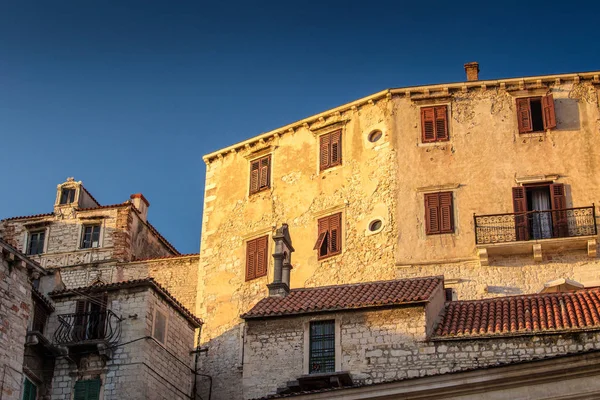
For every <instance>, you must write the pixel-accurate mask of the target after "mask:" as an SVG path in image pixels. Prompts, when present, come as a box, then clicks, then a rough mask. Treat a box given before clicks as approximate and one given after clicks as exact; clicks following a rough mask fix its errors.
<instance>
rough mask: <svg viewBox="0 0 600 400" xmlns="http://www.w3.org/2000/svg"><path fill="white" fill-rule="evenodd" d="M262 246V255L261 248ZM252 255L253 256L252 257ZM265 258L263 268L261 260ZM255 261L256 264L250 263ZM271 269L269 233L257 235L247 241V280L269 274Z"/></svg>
mask: <svg viewBox="0 0 600 400" xmlns="http://www.w3.org/2000/svg"><path fill="white" fill-rule="evenodd" d="M259 246H263V248H262V252H263V254H262V256H261V254H260V253H261V249H260V248H259ZM251 256H252V257H251ZM261 257H262V259H263V266H264V267H263V269H262V270H261V269H260V268H259V267H260V265H259V260H260V258H261ZM251 263H253V264H254V265H250V264H251ZM268 270H269V235H263V236H259V237H255V238H252V239H249V240H247V241H246V267H245V281H246V282H249V281H252V280H254V279H257V278H261V277H263V276H267V272H268Z"/></svg>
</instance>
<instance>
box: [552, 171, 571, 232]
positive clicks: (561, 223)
mask: <svg viewBox="0 0 600 400" xmlns="http://www.w3.org/2000/svg"><path fill="white" fill-rule="evenodd" d="M550 201H551V204H552V210H553V211H552V236H553V237H565V236H569V224H568V222H569V221H568V219H567V212H566V211H564V210H565V208H567V198H566V196H565V185H563V184H562V183H555V184H552V185H550ZM555 210H561V211H555Z"/></svg>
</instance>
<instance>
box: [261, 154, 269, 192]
mask: <svg viewBox="0 0 600 400" xmlns="http://www.w3.org/2000/svg"><path fill="white" fill-rule="evenodd" d="M270 161H271V157H270V156H269V157H264V158H261V159H260V174H259V175H260V189H264V188H268V187H269V186H270V183H271V182H270V181H271V179H270V178H271V176H270V175H271V174H270V169H271V168H269V164H270Z"/></svg>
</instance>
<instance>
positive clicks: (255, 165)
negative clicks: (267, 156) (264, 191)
mask: <svg viewBox="0 0 600 400" xmlns="http://www.w3.org/2000/svg"><path fill="white" fill-rule="evenodd" d="M259 174H260V162H259V160H256V161H252V163H251V164H250V193H256V192H258V189H259V183H260V180H259Z"/></svg>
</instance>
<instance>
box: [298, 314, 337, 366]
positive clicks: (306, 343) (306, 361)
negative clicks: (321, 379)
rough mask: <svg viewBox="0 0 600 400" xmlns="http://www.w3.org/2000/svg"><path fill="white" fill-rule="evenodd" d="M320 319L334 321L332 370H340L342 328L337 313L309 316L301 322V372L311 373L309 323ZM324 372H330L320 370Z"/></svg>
mask: <svg viewBox="0 0 600 400" xmlns="http://www.w3.org/2000/svg"><path fill="white" fill-rule="evenodd" d="M321 321H333V322H334V332H335V337H334V346H335V347H334V357H335V358H334V366H335V368H334V372H337V371H341V370H342V342H341V337H342V329H341V320H340V318H339V315H337V314H335V315H331V314H329V315H323V316H319V317H313V318H310V319H309V320H305V321H304V322H303V324H302V325H303V338H302V343H303V365H302V370H303V373H304V374H306V375H309V374H311V364H310V361H311V357H310V353H311V341H310V332H311V323H313V322H321ZM321 373H324V374H327V373H331V372H321Z"/></svg>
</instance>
